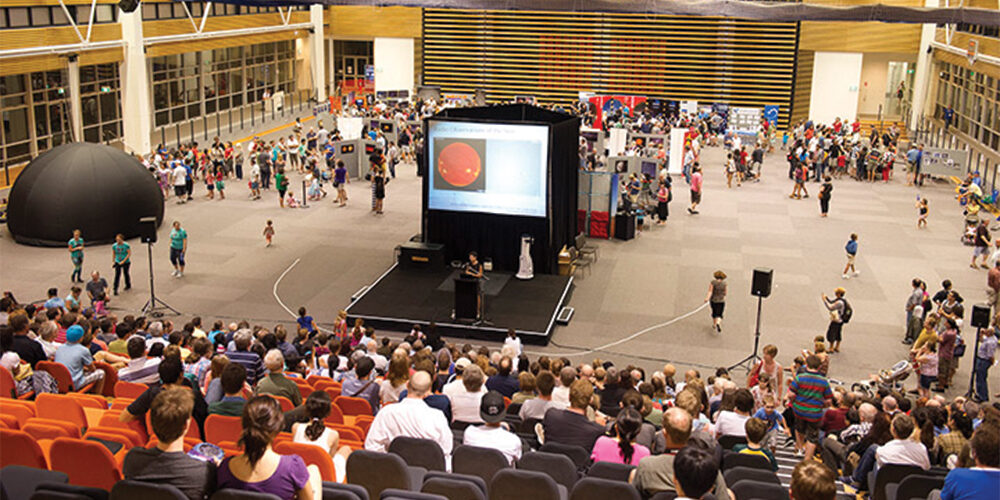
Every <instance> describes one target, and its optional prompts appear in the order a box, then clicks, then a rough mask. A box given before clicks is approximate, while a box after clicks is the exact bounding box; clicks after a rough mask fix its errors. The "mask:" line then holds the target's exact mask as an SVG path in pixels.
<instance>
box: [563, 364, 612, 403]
mask: <svg viewBox="0 0 1000 500" xmlns="http://www.w3.org/2000/svg"><path fill="white" fill-rule="evenodd" d="M554 370H555V369H553V371H554ZM574 380H576V370H574V369H573V367H572V366H567V367H564V368H562V369H560V370H559V385H557V386H556V388H555V389H553V390H552V400H553V401H555V402H556V403H559V404H561V405H563V406H562V407H563V408H566V407H567V406H569V388H570V386H571V385H573V381H574ZM606 392H607V391H606ZM617 405H618V401H615V406H617Z"/></svg>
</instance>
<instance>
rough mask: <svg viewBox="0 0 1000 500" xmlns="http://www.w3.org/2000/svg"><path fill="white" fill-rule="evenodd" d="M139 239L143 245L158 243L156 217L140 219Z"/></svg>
mask: <svg viewBox="0 0 1000 500" xmlns="http://www.w3.org/2000/svg"><path fill="white" fill-rule="evenodd" d="M139 238H140V239H141V241H142V242H143V243H156V217H142V218H140V219H139Z"/></svg>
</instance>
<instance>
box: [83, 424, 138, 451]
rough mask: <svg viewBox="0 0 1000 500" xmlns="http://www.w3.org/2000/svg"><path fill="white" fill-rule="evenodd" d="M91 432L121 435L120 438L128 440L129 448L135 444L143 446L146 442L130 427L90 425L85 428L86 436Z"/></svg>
mask: <svg viewBox="0 0 1000 500" xmlns="http://www.w3.org/2000/svg"><path fill="white" fill-rule="evenodd" d="M93 432H100V433H102V434H115V435H118V436H121V437H122V438H124V439H126V440H128V442H129V444H128V447H129V448H132V447H136V446H138V447H142V446H144V445H145V444H146V442H145V441H143V440H142V438H141V437H139V433H138V432H135V431H133V430H131V429H123V428H121V427H100V426H94V427H91V428H90V429H87V435H86V437H90V436H91V433H93ZM109 441H110V440H109Z"/></svg>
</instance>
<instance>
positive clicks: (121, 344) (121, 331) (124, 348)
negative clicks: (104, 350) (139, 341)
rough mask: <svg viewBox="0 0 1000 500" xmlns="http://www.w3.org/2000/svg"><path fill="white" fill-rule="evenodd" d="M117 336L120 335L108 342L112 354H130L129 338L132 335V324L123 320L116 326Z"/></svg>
mask: <svg viewBox="0 0 1000 500" xmlns="http://www.w3.org/2000/svg"><path fill="white" fill-rule="evenodd" d="M115 336H116V337H118V338H117V339H115V340H112V341H111V342H109V343H108V352H110V353H112V354H128V339H129V337H131V336H132V325H130V324H128V323H125V322H121V323H118V325H117V326H116V327H115Z"/></svg>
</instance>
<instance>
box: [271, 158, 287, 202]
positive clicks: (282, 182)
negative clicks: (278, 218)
mask: <svg viewBox="0 0 1000 500" xmlns="http://www.w3.org/2000/svg"><path fill="white" fill-rule="evenodd" d="M277 172H278V173H277V174H274V185H275V186H276V187H277V188H278V205H280V206H281V208H285V192H286V191H288V175H286V174H285V169H283V168H281V167H278V170H277Z"/></svg>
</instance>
